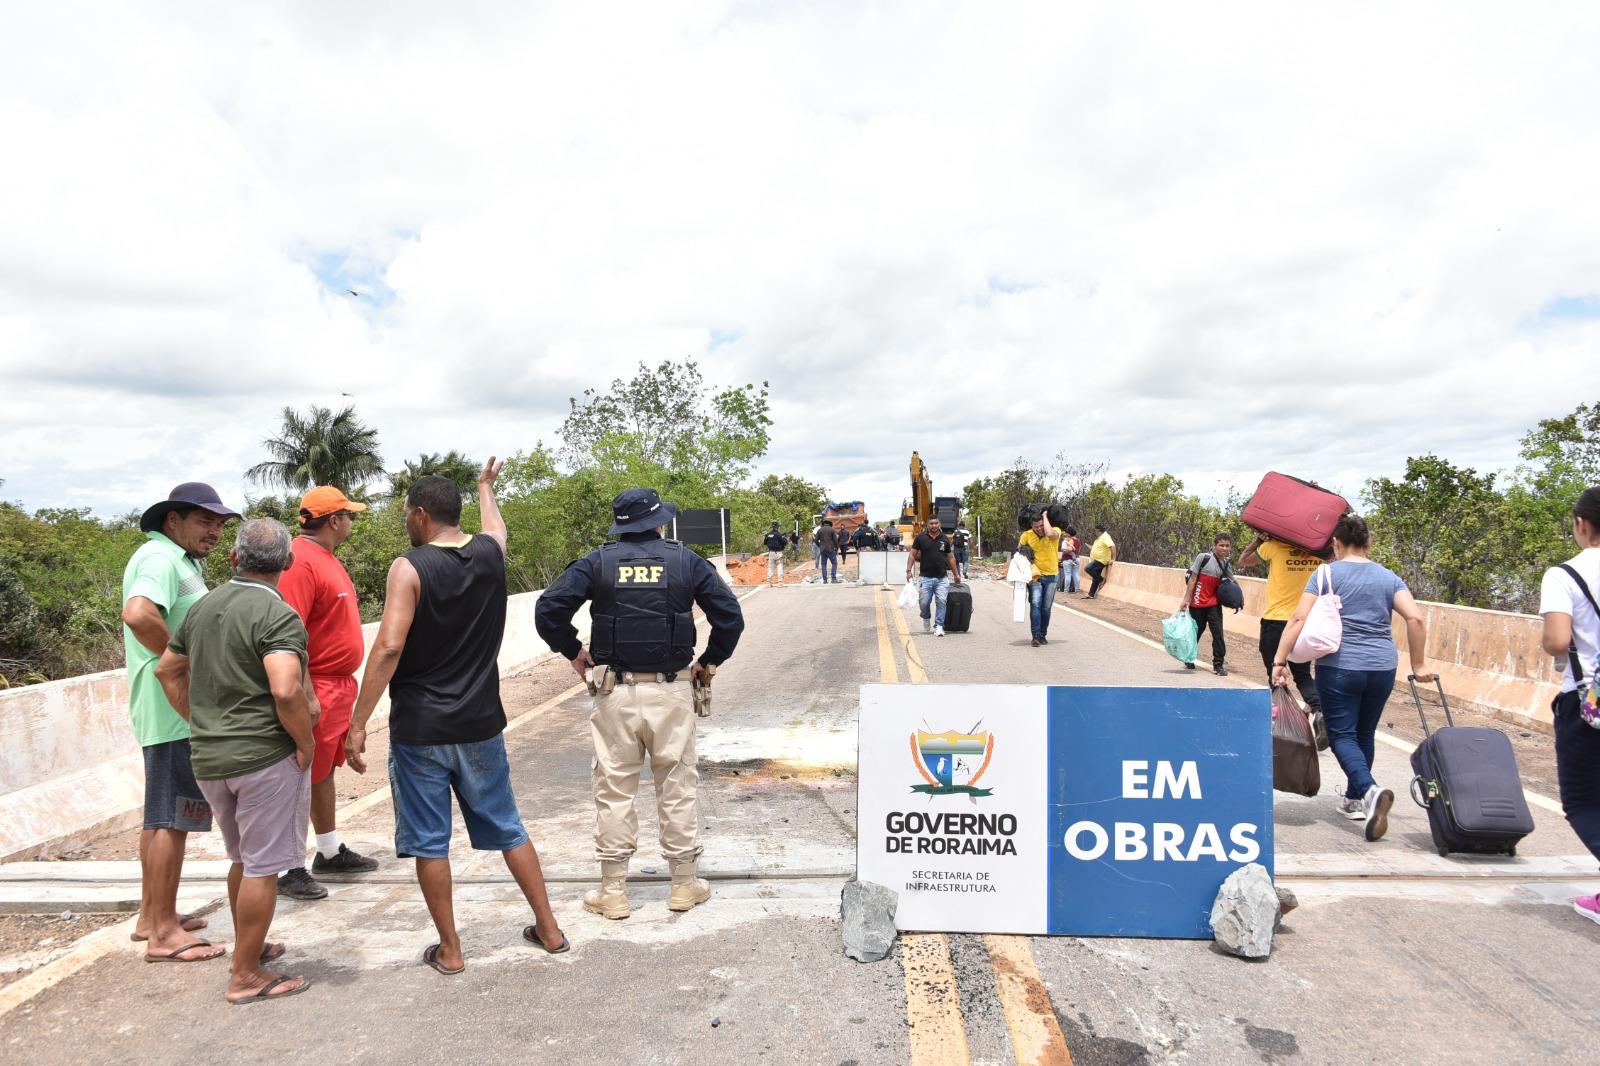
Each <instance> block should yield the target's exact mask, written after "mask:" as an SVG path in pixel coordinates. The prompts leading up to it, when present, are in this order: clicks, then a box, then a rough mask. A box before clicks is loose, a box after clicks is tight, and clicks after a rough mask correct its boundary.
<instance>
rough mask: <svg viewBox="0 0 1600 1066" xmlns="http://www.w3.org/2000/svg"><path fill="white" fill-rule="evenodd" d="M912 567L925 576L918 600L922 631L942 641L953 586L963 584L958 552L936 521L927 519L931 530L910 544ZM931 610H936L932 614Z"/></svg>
mask: <svg viewBox="0 0 1600 1066" xmlns="http://www.w3.org/2000/svg"><path fill="white" fill-rule="evenodd" d="M909 566H915V567H920V571H921V574H922V581H921V584H920V586H919V588H918V596H917V605H918V607H920V608H921V611H922V631H923V632H924V633H930V632H931V633H932V634H933V635H934V636H936V637H942V636H944V620H945V609H946V605H947V604H948V602H949V599H950V584H951V582H952V581H954V582H955V584H957V585H960V584H961V571H960V570H958V569H956V556H955V548H954V547H953V546H952V545H951V543H950V538H949V537H947V536H945V534H944V531H943V530H941V529H940V528H939V519H938V518H937V517H935V518H930V519H928V528H927V529H926V530H924V531H923V532H921V533H918V534H917V537H916V539H915V540H913V541H912V542H911V560H910V563H909ZM930 607H933V608H935V609H934V610H932V611H931V612H930V610H929V608H930ZM930 613H931V617H930Z"/></svg>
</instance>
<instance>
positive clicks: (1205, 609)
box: [1183, 533, 1233, 677]
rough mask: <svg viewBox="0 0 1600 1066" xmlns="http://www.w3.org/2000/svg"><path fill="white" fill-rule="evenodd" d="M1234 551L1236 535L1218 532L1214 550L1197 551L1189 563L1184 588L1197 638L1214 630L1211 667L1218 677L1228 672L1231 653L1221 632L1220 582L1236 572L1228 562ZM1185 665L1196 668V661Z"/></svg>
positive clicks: (1184, 597) (1212, 633)
mask: <svg viewBox="0 0 1600 1066" xmlns="http://www.w3.org/2000/svg"><path fill="white" fill-rule="evenodd" d="M1232 554H1233V538H1232V537H1230V536H1229V535H1228V534H1226V533H1219V534H1217V539H1216V541H1215V542H1214V543H1213V544H1212V545H1211V550H1210V551H1208V552H1201V553H1200V554H1199V555H1196V556H1195V557H1194V562H1192V563H1190V564H1189V575H1188V576H1189V584H1188V586H1187V587H1186V588H1185V589H1184V590H1183V602H1184V603H1185V604H1186V605H1187V606H1188V608H1189V614H1190V616H1191V617H1193V618H1194V624H1195V627H1196V628H1195V640H1196V641H1197V642H1198V640H1199V638H1201V637H1203V636H1205V633H1206V630H1207V629H1208V628H1209V629H1210V630H1211V668H1212V669H1213V670H1214V671H1216V674H1217V676H1218V677H1227V676H1228V667H1227V664H1226V663H1225V662H1224V661H1223V660H1224V659H1226V658H1227V655H1228V645H1227V641H1226V639H1225V638H1224V637H1223V635H1222V604H1221V602H1220V601H1219V600H1218V599H1217V586H1218V585H1220V584H1221V583H1222V580H1223V579H1224V578H1227V577H1232V576H1233V570H1232V568H1231V567H1230V566H1229V565H1228V556H1230V555H1232ZM1183 665H1184V666H1187V667H1188V668H1189V669H1191V670H1193V669H1194V663H1184V664H1183Z"/></svg>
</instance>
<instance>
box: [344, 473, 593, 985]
mask: <svg viewBox="0 0 1600 1066" xmlns="http://www.w3.org/2000/svg"><path fill="white" fill-rule="evenodd" d="M501 465H502V464H500V463H497V462H495V460H494V457H493V456H490V457H489V463H488V465H487V466H485V467H484V468H483V473H481V474H479V475H478V506H479V509H480V511H481V512H482V516H483V532H482V533H479V534H477V535H476V536H468V535H467V534H465V533H463V532H462V531H461V525H460V523H461V490H460V489H459V488H457V487H456V485H455V483H454V482H452V481H450V480H449V479H448V478H442V477H437V476H429V477H424V478H419V479H418V480H417V482H416V484H414V485H412V486H411V491H410V492H409V493H408V494H407V495H406V532H407V533H408V534H410V536H411V543H412V545H413V547H412V549H411V551H408V552H406V554H404V555H402V556H401V557H400V558H398V559H396V560H395V561H394V565H393V566H391V567H390V568H389V579H388V585H387V588H386V590H385V599H384V606H383V621H382V622H381V623H380V624H379V626H378V637H377V640H376V641H374V642H373V645H372V651H371V653H370V654H369V655H368V656H367V667H366V673H365V676H364V677H363V678H362V680H361V694H360V695H359V696H358V697H357V699H356V707H355V713H354V715H353V716H352V719H351V723H350V733H349V736H348V737H347V738H346V740H345V750H346V756H347V760H348V762H349V763H350V766H351V768H352V769H354V770H355V771H356V772H357V773H365V772H366V769H367V763H366V758H365V752H366V740H367V720H368V719H369V718H371V717H372V711H373V708H374V707H376V706H377V703H378V699H379V698H380V697H381V696H382V695H383V691H384V689H385V688H387V689H388V690H389V783H390V787H391V788H392V789H393V792H394V850H395V854H396V855H398V856H400V857H401V858H405V857H407V856H412V857H415V859H416V860H417V881H418V882H419V883H420V884H421V885H422V895H423V897H424V898H425V899H426V900H427V902H428V913H430V914H431V915H433V919H434V924H435V925H436V926H437V928H438V931H439V942H438V943H437V944H433V945H430V946H429V947H428V949H427V950H426V951H424V952H423V953H422V958H423V961H424V962H426V963H427V964H428V965H429V966H432V967H433V968H434V969H435V970H438V971H439V972H440V973H443V974H456V973H460V972H461V970H462V969H463V968H464V967H465V966H466V960H465V958H463V956H462V954H461V938H460V937H459V936H458V935H457V933H456V926H455V915H454V901H453V899H452V897H451V873H450V796H451V793H452V792H454V793H455V796H456V799H457V801H458V803H459V805H460V807H461V817H462V820H463V821H464V822H465V823H466V826H467V835H468V837H470V838H471V841H472V846H473V847H474V848H475V849H477V850H479V851H498V852H501V853H502V854H503V855H504V856H505V861H506V867H507V868H508V869H509V870H510V871H511V873H512V876H514V877H515V878H516V879H517V884H518V885H519V886H521V888H522V893H523V895H524V896H525V897H527V900H528V903H529V905H530V906H532V907H533V913H534V917H535V919H536V921H535V922H534V924H533V925H530V926H528V927H527V928H525V929H523V931H522V936H523V938H524V939H525V940H527V941H529V942H530V943H535V944H538V945H539V946H540V947H542V948H544V949H545V950H546V951H549V952H552V953H557V952H562V951H566V950H567V947H568V945H567V938H566V937H565V936H563V935H562V933H561V928H560V926H558V925H557V924H556V919H555V915H554V914H553V913H551V910H550V899H549V897H548V896H547V895H546V893H545V887H544V877H543V875H542V873H541V871H540V868H539V855H538V853H537V852H536V851H534V848H533V842H532V841H530V840H529V839H528V833H527V831H526V830H525V829H524V828H523V826H522V816H521V814H520V813H519V812H518V811H517V800H516V797H515V796H514V795H513V794H512V791H511V768H510V765H509V764H508V763H507V761H506V745H505V739H504V738H503V737H502V736H501V733H503V732H504V730H505V727H506V712H505V708H504V707H503V706H502V705H501V703H500V670H499V666H498V663H497V660H498V658H499V655H500V638H501V637H502V636H503V635H504V633H505V626H506V561H505V550H506V526H505V522H504V521H502V520H501V518H500V509H499V507H498V506H497V505H496V503H495V498H494V483H495V479H496V478H497V477H499V475H500V467H501Z"/></svg>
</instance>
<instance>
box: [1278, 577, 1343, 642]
mask: <svg viewBox="0 0 1600 1066" xmlns="http://www.w3.org/2000/svg"><path fill="white" fill-rule="evenodd" d="M1324 586H1326V587H1324ZM1341 606H1343V605H1342V604H1341V603H1340V602H1339V597H1338V596H1337V595H1336V594H1335V593H1334V591H1333V574H1332V573H1331V571H1330V569H1329V567H1327V566H1325V565H1324V566H1319V567H1317V602H1316V603H1315V604H1313V605H1312V607H1311V613H1310V614H1309V615H1308V616H1306V624H1305V625H1304V626H1303V627H1301V629H1300V636H1298V637H1297V638H1295V642H1294V651H1292V652H1290V653H1289V658H1290V659H1291V660H1292V661H1294V662H1297V663H1309V662H1313V661H1315V660H1317V659H1320V658H1322V657H1323V656H1324V655H1331V654H1333V653H1334V652H1336V651H1338V650H1339V641H1340V640H1341V639H1343V637H1344V619H1343V618H1342V617H1340V615H1339V609H1340V607H1341Z"/></svg>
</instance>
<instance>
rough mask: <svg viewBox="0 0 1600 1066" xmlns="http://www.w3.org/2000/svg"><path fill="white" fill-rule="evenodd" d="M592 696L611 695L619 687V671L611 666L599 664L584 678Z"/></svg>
mask: <svg viewBox="0 0 1600 1066" xmlns="http://www.w3.org/2000/svg"><path fill="white" fill-rule="evenodd" d="M584 683H585V684H587V685H588V686H589V695H591V696H609V695H611V693H613V692H615V691H616V688H617V672H616V671H615V670H613V669H612V668H611V667H609V666H597V667H595V668H594V669H593V670H591V671H589V676H588V677H586V678H584Z"/></svg>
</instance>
